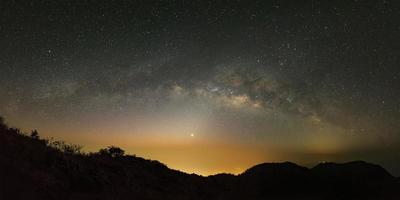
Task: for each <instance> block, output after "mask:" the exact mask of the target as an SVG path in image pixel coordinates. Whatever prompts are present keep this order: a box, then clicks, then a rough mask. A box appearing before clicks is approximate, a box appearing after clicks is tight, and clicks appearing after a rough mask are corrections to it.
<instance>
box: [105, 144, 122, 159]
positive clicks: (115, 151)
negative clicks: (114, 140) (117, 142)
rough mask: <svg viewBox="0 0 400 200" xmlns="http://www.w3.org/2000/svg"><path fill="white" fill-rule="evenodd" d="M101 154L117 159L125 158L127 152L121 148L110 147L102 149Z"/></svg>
mask: <svg viewBox="0 0 400 200" xmlns="http://www.w3.org/2000/svg"><path fill="white" fill-rule="evenodd" d="M99 154H100V155H105V156H111V157H113V158H116V157H122V156H124V154H125V151H124V150H123V149H121V148H119V147H115V146H109V147H107V148H105V149H100V150H99Z"/></svg>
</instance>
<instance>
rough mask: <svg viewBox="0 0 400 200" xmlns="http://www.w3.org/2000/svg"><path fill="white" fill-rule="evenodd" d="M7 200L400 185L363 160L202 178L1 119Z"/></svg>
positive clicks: (386, 191) (365, 195)
mask: <svg viewBox="0 0 400 200" xmlns="http://www.w3.org/2000/svg"><path fill="white" fill-rule="evenodd" d="M0 199H1V200H3V199H4V200H8V199H77V200H79V199H85V200H86V199H88V200H92V199H93V200H94V199H96V200H97V199H99V200H100V199H149V200H150V199H178V200H179V199H216V200H217V199H218V200H221V199H307V200H313V199H332V200H333V199H335V200H336V199H360V200H361V199H363V200H364V199H385V200H387V199H389V200H390V199H393V200H395V199H397V200H398V199H400V180H399V178H396V177H393V176H392V175H391V174H390V173H388V172H387V171H386V170H385V169H383V168H382V167H380V166H379V165H375V164H370V163H367V162H363V161H354V162H349V163H343V164H337V163H320V164H318V165H316V166H315V167H313V168H311V169H309V168H306V167H302V166H299V165H297V164H294V163H291V162H284V163H262V164H259V165H256V166H254V167H251V168H249V169H247V170H246V171H244V172H243V173H242V174H239V175H231V174H217V175H213V176H208V177H203V176H199V175H196V174H187V173H183V172H180V171H177V170H172V169H169V168H168V167H167V166H165V165H164V164H162V163H160V162H158V161H153V160H146V159H143V158H140V157H136V156H131V155H124V152H123V150H122V149H119V148H118V147H109V148H105V149H102V150H100V151H99V152H98V153H90V154H85V153H82V152H80V149H79V147H78V146H76V145H68V144H65V143H63V142H54V141H53V142H51V141H48V140H44V139H40V138H39V135H38V133H37V132H36V131H33V132H32V133H31V134H30V135H28V134H22V133H21V132H20V131H19V130H18V129H15V128H8V127H7V126H6V125H5V124H4V123H2V120H1V119H0Z"/></svg>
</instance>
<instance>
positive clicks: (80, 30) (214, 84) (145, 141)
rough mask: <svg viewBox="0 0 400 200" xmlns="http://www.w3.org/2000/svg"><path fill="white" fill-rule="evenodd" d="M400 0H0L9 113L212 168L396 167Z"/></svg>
mask: <svg viewBox="0 0 400 200" xmlns="http://www.w3.org/2000/svg"><path fill="white" fill-rule="evenodd" d="M399 65H400V1H395V0H393V1H390V0H370V1H363V0H348V1H317V0H314V1H312V0H308V1H294V0H293V1H276V0H275V1H271V0H264V1H261V0H260V1H244V0H243V1H238V0H236V1H203V0H202V1H200V0H198V1H194V0H193V1H189V0H188V1H175V0H174V1H172V0H171V1H167V0H165V1H144V0H143V1H83V0H82V1H50V0H49V1H39V0H37V1H11V0H3V1H0V115H2V116H4V117H5V119H6V121H7V123H8V124H10V125H12V126H16V127H20V128H21V129H22V130H25V131H29V130H32V129H37V130H38V131H39V133H40V134H41V136H42V137H44V138H51V137H53V138H54V139H57V140H58V139H59V140H65V141H67V142H71V143H76V144H81V145H83V146H84V147H85V150H86V151H97V150H98V149H99V148H103V147H106V146H109V145H116V146H119V147H121V148H123V149H125V150H126V151H127V152H128V153H130V154H136V155H138V156H142V157H145V158H150V159H157V160H159V161H161V162H163V163H166V164H167V165H168V166H169V167H171V168H174V169H178V170H182V171H186V172H190V173H191V172H194V173H198V174H203V175H208V174H214V173H219V172H230V173H239V172H242V171H243V170H245V169H246V168H248V167H251V166H252V165H255V164H258V163H261V162H280V161H286V160H288V161H292V162H296V163H299V164H302V165H306V166H312V165H313V164H316V163H318V162H321V161H335V162H344V161H350V160H365V161H369V162H374V163H377V164H381V165H382V166H383V167H385V168H386V169H388V170H389V171H390V172H392V173H393V174H395V175H400V66H399Z"/></svg>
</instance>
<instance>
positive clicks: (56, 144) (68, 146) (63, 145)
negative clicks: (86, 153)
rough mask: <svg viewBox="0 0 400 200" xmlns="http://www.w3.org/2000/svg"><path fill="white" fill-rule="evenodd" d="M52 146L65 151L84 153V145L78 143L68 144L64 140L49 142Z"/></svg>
mask: <svg viewBox="0 0 400 200" xmlns="http://www.w3.org/2000/svg"><path fill="white" fill-rule="evenodd" d="M49 145H50V146H51V147H54V148H56V149H58V150H60V151H62V152H64V153H68V154H82V153H83V152H82V146H80V145H76V144H67V143H65V142H64V141H52V142H49Z"/></svg>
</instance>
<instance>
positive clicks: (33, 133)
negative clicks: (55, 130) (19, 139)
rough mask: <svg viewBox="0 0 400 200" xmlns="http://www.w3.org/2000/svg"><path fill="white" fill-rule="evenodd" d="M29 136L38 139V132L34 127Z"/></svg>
mask: <svg viewBox="0 0 400 200" xmlns="http://www.w3.org/2000/svg"><path fill="white" fill-rule="evenodd" d="M31 138H32V139H35V140H38V139H39V133H38V132H37V130H36V129H35V130H33V131H32V132H31Z"/></svg>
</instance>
